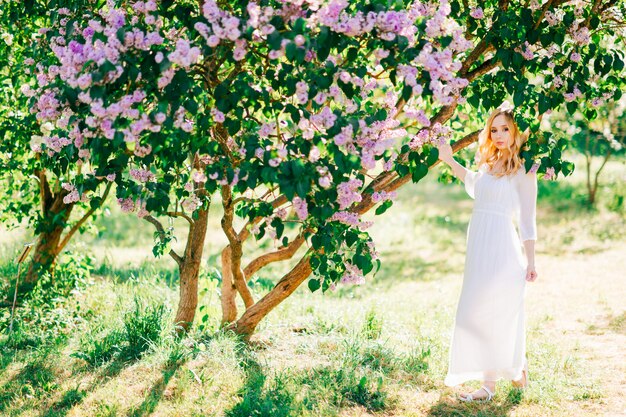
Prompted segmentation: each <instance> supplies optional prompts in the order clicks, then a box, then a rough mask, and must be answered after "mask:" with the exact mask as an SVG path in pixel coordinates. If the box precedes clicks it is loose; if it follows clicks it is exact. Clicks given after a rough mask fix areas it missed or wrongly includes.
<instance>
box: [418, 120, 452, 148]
mask: <svg viewBox="0 0 626 417" xmlns="http://www.w3.org/2000/svg"><path fill="white" fill-rule="evenodd" d="M451 135H452V129H450V127H448V126H443V125H442V124H441V123H439V122H437V123H435V124H434V125H433V126H432V127H431V128H425V129H422V130H420V131H419V132H418V133H417V135H415V136H413V138H412V139H411V141H410V142H409V147H410V148H411V149H419V148H421V147H422V146H424V144H426V143H432V144H434V145H440V144H444V143H446V142H447V141H449V140H450V137H451Z"/></svg>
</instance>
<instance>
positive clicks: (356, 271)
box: [340, 262, 365, 285]
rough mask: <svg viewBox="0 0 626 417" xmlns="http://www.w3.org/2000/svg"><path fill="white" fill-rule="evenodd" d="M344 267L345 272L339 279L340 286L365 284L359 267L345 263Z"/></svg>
mask: <svg viewBox="0 0 626 417" xmlns="http://www.w3.org/2000/svg"><path fill="white" fill-rule="evenodd" d="M344 265H345V268H346V272H345V273H344V274H343V276H342V277H341V280H340V282H341V283H342V284H356V285H362V284H365V276H364V275H363V271H361V269H360V268H359V267H357V266H356V265H354V264H352V263H351V262H346V263H345V264H344Z"/></svg>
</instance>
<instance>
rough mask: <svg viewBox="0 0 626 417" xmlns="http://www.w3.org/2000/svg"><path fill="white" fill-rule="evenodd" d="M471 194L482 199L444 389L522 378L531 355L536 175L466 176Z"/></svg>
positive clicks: (471, 173) (477, 204) (470, 243)
mask: <svg viewBox="0 0 626 417" xmlns="http://www.w3.org/2000/svg"><path fill="white" fill-rule="evenodd" d="M465 189H466V191H467V193H468V194H469V195H470V197H472V198H474V199H475V201H474V209H473V212H472V217H471V220H470V223H469V227H468V231H467V254H466V260H465V271H464V276H463V287H462V290H461V296H460V299H459V304H458V308H457V312H456V317H455V325H454V332H453V335H452V340H451V344H450V358H449V366H448V374H447V376H446V378H445V381H444V383H445V384H446V385H448V386H455V385H457V384H460V383H463V382H465V381H469V380H481V381H482V380H486V381H497V380H499V379H507V380H518V379H520V378H521V377H522V369H523V365H524V358H525V356H526V336H525V321H524V293H525V288H526V279H525V277H526V266H527V261H526V259H525V256H524V255H523V253H522V242H523V241H526V240H536V239H537V232H536V221H535V216H536V215H535V213H536V201H537V176H536V174H534V173H528V174H527V173H526V171H525V170H524V168H523V167H522V168H520V170H519V171H518V172H517V173H515V174H513V175H509V176H505V177H495V176H492V175H491V174H488V173H487V172H486V170H485V168H481V169H479V170H478V172H474V171H468V172H467V175H466V177H465ZM515 223H517V225H518V228H519V234H518V231H517V230H516V228H515Z"/></svg>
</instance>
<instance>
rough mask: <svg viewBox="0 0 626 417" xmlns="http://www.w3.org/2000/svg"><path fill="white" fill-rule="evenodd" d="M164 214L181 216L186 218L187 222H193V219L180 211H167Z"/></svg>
mask: <svg viewBox="0 0 626 417" xmlns="http://www.w3.org/2000/svg"><path fill="white" fill-rule="evenodd" d="M166 214H167V215H168V216H170V217H182V218H183V219H185V220H187V222H188V223H189V224H194V221H193V219H192V218H191V217H189V216H188V215H186V214H185V213H183V212H182V211H168V212H167V213H166Z"/></svg>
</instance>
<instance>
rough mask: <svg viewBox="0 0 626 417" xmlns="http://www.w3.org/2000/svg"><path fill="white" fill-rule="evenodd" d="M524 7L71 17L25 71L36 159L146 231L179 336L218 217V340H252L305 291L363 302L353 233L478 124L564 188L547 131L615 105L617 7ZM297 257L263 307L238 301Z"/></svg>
mask: <svg viewBox="0 0 626 417" xmlns="http://www.w3.org/2000/svg"><path fill="white" fill-rule="evenodd" d="M527 3H528V4H518V3H517V2H508V1H502V0H501V1H497V2H496V1H489V2H483V3H482V6H481V7H482V8H481V7H477V6H473V5H470V4H469V2H467V1H454V0H453V1H440V2H431V3H422V2H419V1H416V2H406V3H405V2H395V3H393V4H388V3H387V2H383V1H380V2H377V1H375V2H360V1H359V2H350V3H349V2H347V1H341V0H333V1H330V2H319V1H296V2H281V1H262V2H259V3H255V2H247V1H236V2H215V1H206V2H202V3H201V4H199V5H198V4H197V3H191V2H190V3H186V2H176V3H174V2H171V1H164V2H160V3H158V4H157V3H156V2H153V1H147V2H141V1H140V2H122V1H120V2H112V1H110V2H108V3H107V6H106V7H105V8H103V9H102V10H99V11H97V10H89V9H87V10H80V11H79V12H71V11H69V10H63V11H62V13H61V16H62V17H61V18H60V19H59V20H58V22H57V24H56V25H54V26H53V27H52V28H50V30H48V31H47V32H46V33H45V37H43V38H42V43H41V45H42V46H43V48H42V50H44V51H47V50H51V51H52V52H53V55H52V56H50V54H49V53H48V52H44V53H43V55H41V56H40V58H41V59H38V57H35V58H34V59H35V63H33V67H32V71H33V72H34V73H36V74H37V85H32V86H30V87H25V88H24V93H25V94H30V95H32V96H33V97H32V99H31V104H32V109H33V112H34V114H35V115H36V118H37V121H38V123H41V124H44V123H51V124H52V125H53V126H54V128H53V129H52V130H51V131H50V133H49V134H48V135H45V136H44V137H43V138H42V141H41V143H36V144H34V146H33V152H35V153H36V154H37V155H38V157H39V159H40V161H41V163H42V164H43V165H45V166H46V167H50V168H49V169H50V170H51V171H53V172H54V175H55V176H56V178H57V179H58V181H59V182H60V183H61V184H62V187H63V189H65V190H66V191H67V195H66V196H65V197H64V200H65V203H66V204H72V203H76V202H78V201H81V200H87V201H88V200H89V199H91V198H93V196H94V195H95V193H96V192H97V191H98V190H99V188H98V187H102V186H103V185H104V184H108V183H115V189H116V194H117V198H118V201H119V202H120V204H121V205H122V209H123V210H124V211H129V212H130V211H134V212H136V213H137V215H139V216H140V217H144V218H145V219H146V220H148V221H149V222H151V223H152V224H154V225H155V227H156V229H157V233H158V236H159V244H158V245H157V247H156V251H157V252H159V251H160V252H168V253H169V254H170V255H171V256H172V257H173V258H174V259H175V260H176V262H177V263H178V265H179V269H180V272H181V298H180V304H179V309H178V314H177V317H176V321H177V322H178V323H180V324H181V325H182V326H183V328H187V327H188V326H189V325H190V324H191V323H192V322H193V319H194V315H195V311H196V307H197V279H198V273H199V269H200V260H201V257H202V245H203V242H204V239H205V236H206V233H207V219H208V217H207V213H208V210H209V207H210V205H211V203H212V202H213V200H214V199H215V201H216V203H219V204H221V205H222V208H223V212H224V215H223V218H222V222H221V225H222V232H223V233H224V234H225V236H226V237H227V239H228V242H229V244H228V246H227V247H226V248H224V250H223V251H222V254H221V255H222V256H221V261H222V309H223V317H222V323H223V324H224V325H225V326H228V327H229V328H230V329H233V330H234V331H236V332H238V333H240V334H242V335H245V336H249V335H250V334H252V333H253V332H254V330H255V328H256V326H257V325H258V323H259V322H260V320H261V319H262V318H263V317H265V316H266V315H267V314H268V313H269V311H271V310H272V309H273V308H274V307H275V306H276V305H278V304H279V303H280V302H282V301H283V300H284V299H286V298H287V297H288V296H289V295H290V294H292V293H293V291H295V289H296V288H297V287H298V286H299V285H300V284H302V283H303V282H304V281H305V280H306V279H307V278H309V276H310V275H311V274H313V277H311V278H310V279H309V281H308V286H309V288H310V289H311V290H312V291H316V290H318V289H320V288H321V289H322V291H326V290H328V289H332V288H334V286H335V285H337V284H338V283H340V282H343V283H361V282H363V281H364V277H365V276H366V275H367V274H368V273H370V272H371V271H372V270H373V269H374V267H375V265H376V264H378V263H379V262H378V260H377V256H376V251H375V248H374V244H373V242H372V240H371V238H370V236H369V234H368V233H367V227H368V226H369V225H370V222H368V221H365V220H364V219H362V218H361V215H363V214H364V213H366V212H368V211H370V210H372V209H373V208H374V207H376V214H382V213H383V212H385V211H386V210H387V209H388V208H389V207H390V206H391V205H392V201H393V198H394V196H395V191H396V190H397V189H398V188H399V187H401V186H403V185H405V184H406V183H408V182H409V181H413V182H418V181H420V180H421V179H422V178H423V177H424V176H425V175H427V173H428V171H429V169H430V168H431V167H432V166H433V165H434V164H435V163H436V161H437V150H436V147H434V146H433V144H434V143H436V142H438V141H444V140H451V139H455V143H454V149H455V150H456V151H458V150H459V149H462V148H464V147H466V146H468V145H469V144H471V143H472V142H473V141H475V140H476V138H477V136H478V133H479V129H480V127H479V126H480V124H479V123H478V122H467V121H466V120H467V119H468V118H469V119H476V118H480V117H481V116H482V115H484V114H485V112H488V111H490V110H491V109H493V108H494V107H496V106H498V105H499V104H500V103H502V102H503V101H504V100H506V99H510V100H512V101H513V103H514V104H515V107H516V119H517V121H518V124H519V125H520V127H521V128H522V129H524V130H526V129H527V130H528V131H529V133H530V140H529V143H528V146H527V148H526V149H525V150H524V151H523V157H524V158H525V161H526V168H527V169H530V168H531V166H532V165H533V164H535V163H537V164H538V170H539V172H540V173H541V174H544V175H546V174H547V175H549V176H552V175H558V174H559V173H563V174H564V175H568V174H569V173H570V172H571V171H572V169H573V165H572V164H571V163H569V162H566V161H563V160H562V157H561V151H562V150H563V148H564V147H565V146H566V145H567V141H565V140H560V141H555V140H553V139H552V138H551V135H550V132H542V131H540V130H539V121H538V116H539V115H541V114H544V113H546V112H549V111H551V110H552V109H555V108H558V107H560V106H561V105H565V106H566V107H567V109H568V111H575V110H576V109H577V108H578V107H582V108H589V109H593V105H594V103H596V104H597V103H598V102H599V101H611V100H615V99H619V97H620V96H621V89H620V86H621V84H620V83H621V81H620V79H621V78H620V74H622V73H623V68H624V64H623V53H622V52H621V51H620V50H619V48H618V47H617V46H616V45H619V43H616V42H622V41H623V32H621V30H622V29H621V28H620V27H617V28H616V27H615V26H616V24H615V22H616V21H617V22H619V21H620V19H621V16H623V8H624V6H623V5H621V4H617V3H616V2H613V1H596V2H594V3H593V4H588V3H585V2H568V1H558V0H557V1H549V2H547V3H545V4H543V3H541V2H538V1H530V2H527ZM620 13H622V14H620ZM31 90H32V91H31ZM587 103H590V104H589V105H588V104H587ZM468 116H469V117H468ZM587 117H590V118H591V117H594V113H593V112H589V111H588V112H587ZM459 122H460V123H459ZM457 125H459V126H460V128H456V129H455V130H452V126H457ZM218 193H219V198H216V197H217V194H218ZM158 216H177V217H183V218H185V219H186V220H187V221H188V223H189V231H190V233H189V238H188V240H187V244H186V249H185V252H184V253H183V254H178V253H176V252H174V251H173V250H171V249H169V246H168V241H169V239H171V237H172V235H171V231H169V230H166V229H165V228H164V227H163V226H162V224H161V222H160V221H159V220H157V218H158ZM237 219H240V220H244V221H245V225H244V226H243V227H241V228H236V224H237V222H236V220H237ZM252 237H254V238H256V239H257V241H260V240H262V239H270V240H273V241H275V242H276V246H277V247H278V248H277V249H276V250H274V251H270V252H268V253H265V254H262V255H261V256H258V257H256V258H253V259H250V258H248V257H246V256H245V254H244V251H243V244H244V242H246V241H247V240H248V239H250V238H252ZM303 245H306V246H307V249H306V251H304V255H303V256H302V257H301V258H300V259H298V260H296V261H293V264H292V267H291V270H290V271H289V272H288V273H287V274H285V275H284V276H283V277H281V278H280V279H278V280H277V282H276V285H275V287H274V288H273V289H272V290H271V291H269V293H267V294H266V295H265V296H264V297H263V298H261V299H260V300H255V299H254V297H253V296H252V294H251V292H250V290H249V288H248V285H247V281H248V280H249V279H250V278H251V277H252V276H253V275H254V274H256V273H258V272H259V271H260V270H261V269H262V268H264V267H266V266H267V265H269V264H271V263H273V262H278V261H289V260H290V259H292V258H293V257H294V255H295V254H296V253H299V252H298V249H300V248H301V247H302V246H303ZM237 295H239V296H241V297H242V299H243V301H244V304H245V307H246V309H245V311H244V312H243V313H242V314H241V315H240V314H239V313H238V311H237V308H236V303H235V299H236V297H237Z"/></svg>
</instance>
